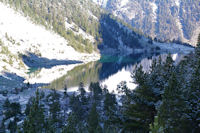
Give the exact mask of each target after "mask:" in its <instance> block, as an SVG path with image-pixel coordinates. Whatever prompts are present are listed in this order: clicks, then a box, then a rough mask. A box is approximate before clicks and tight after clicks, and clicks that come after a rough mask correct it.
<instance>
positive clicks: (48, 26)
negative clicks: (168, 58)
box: [0, 0, 155, 83]
mask: <svg viewBox="0 0 200 133" xmlns="http://www.w3.org/2000/svg"><path fill="white" fill-rule="evenodd" d="M0 1H1V2H0V62H1V64H0V74H1V75H6V74H5V72H8V73H14V74H16V76H20V77H23V78H25V79H29V81H30V82H31V83H35V82H39V83H41V82H42V83H49V82H50V81H52V80H53V79H55V78H58V77H59V76H62V75H63V74H65V73H66V71H67V70H69V69H72V68H73V67H74V66H76V63H82V62H89V61H94V60H98V59H99V57H100V53H99V51H98V50H97V47H99V49H100V52H101V53H103V52H104V51H106V52H109V53H110V52H111V51H112V52H113V51H114V52H122V51H123V52H125V53H127V51H128V53H130V52H132V51H133V50H135V49H144V50H145V49H151V48H154V49H155V46H152V45H149V44H148V39H146V38H144V37H142V36H140V35H139V34H137V33H135V31H134V30H133V29H132V28H131V27H130V26H129V25H127V24H125V23H123V22H122V21H121V20H118V19H116V18H115V17H113V16H112V15H110V14H108V13H106V12H105V11H103V10H102V9H100V8H99V7H98V6H96V5H95V4H93V3H92V2H91V1H88V0H84V1H80V0H73V1H72V0H70V1H65V0H61V1H51V2H50V1H48V0H45V1H42V2H39V1H32V0H30V1H26V0H22V1H21V0H17V1H14V0H9V1H8V0H0ZM112 52H111V53H112ZM69 64H74V65H70V67H67V66H66V65H69ZM38 69H39V70H38ZM47 69H50V70H47ZM33 70H34V71H39V72H38V73H39V74H38V76H37V77H34V76H33V77H32V75H31V74H30V73H31V72H32V71H33ZM52 75H53V76H52ZM4 77H5V78H7V79H9V77H6V76H4ZM30 78H31V79H30ZM0 80H1V79H0Z"/></svg>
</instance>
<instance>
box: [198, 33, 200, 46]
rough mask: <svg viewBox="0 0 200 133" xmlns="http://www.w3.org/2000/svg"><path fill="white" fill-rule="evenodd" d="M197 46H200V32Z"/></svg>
mask: <svg viewBox="0 0 200 133" xmlns="http://www.w3.org/2000/svg"><path fill="white" fill-rule="evenodd" d="M197 47H200V34H199V36H198V40H197Z"/></svg>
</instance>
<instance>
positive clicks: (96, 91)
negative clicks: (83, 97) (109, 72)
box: [89, 82, 102, 101]
mask: <svg viewBox="0 0 200 133" xmlns="http://www.w3.org/2000/svg"><path fill="white" fill-rule="evenodd" d="M89 90H90V91H91V93H92V96H93V98H94V100H96V101H97V100H100V98H101V94H102V88H101V87H100V84H99V82H96V83H90V86H89Z"/></svg>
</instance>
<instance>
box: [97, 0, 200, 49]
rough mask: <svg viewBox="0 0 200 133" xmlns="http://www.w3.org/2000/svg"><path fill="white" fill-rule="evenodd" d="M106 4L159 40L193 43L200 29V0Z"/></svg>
mask: <svg viewBox="0 0 200 133" xmlns="http://www.w3.org/2000/svg"><path fill="white" fill-rule="evenodd" d="M99 4H101V2H100V3H99ZM106 8H107V9H108V10H109V11H110V12H112V13H113V14H114V15H116V16H118V17H120V18H121V19H123V20H125V21H126V22H128V23H129V24H131V25H132V26H133V27H135V28H136V29H138V30H141V31H142V32H143V33H144V34H146V35H148V36H151V37H153V38H155V37H156V38H157V39H160V40H162V41H168V40H170V41H172V40H178V41H182V42H186V43H190V44H192V45H195V44H196V39H197V35H198V33H199V32H200V0H167V1H164V0H148V1H147V0H108V1H107V4H106Z"/></svg>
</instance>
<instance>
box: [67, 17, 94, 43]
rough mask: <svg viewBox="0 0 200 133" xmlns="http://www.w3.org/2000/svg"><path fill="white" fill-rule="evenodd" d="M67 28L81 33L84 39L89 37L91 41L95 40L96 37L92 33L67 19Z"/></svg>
mask: <svg viewBox="0 0 200 133" xmlns="http://www.w3.org/2000/svg"><path fill="white" fill-rule="evenodd" d="M65 28H66V29H69V30H72V31H73V32H74V33H75V34H76V35H81V36H82V37H83V38H84V39H88V40H89V41H90V42H92V43H93V42H95V39H94V37H93V36H91V35H90V34H88V33H86V32H85V31H83V30H82V29H81V28H78V26H77V25H76V24H75V23H73V22H72V23H71V24H70V23H68V22H67V20H66V21H65Z"/></svg>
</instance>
